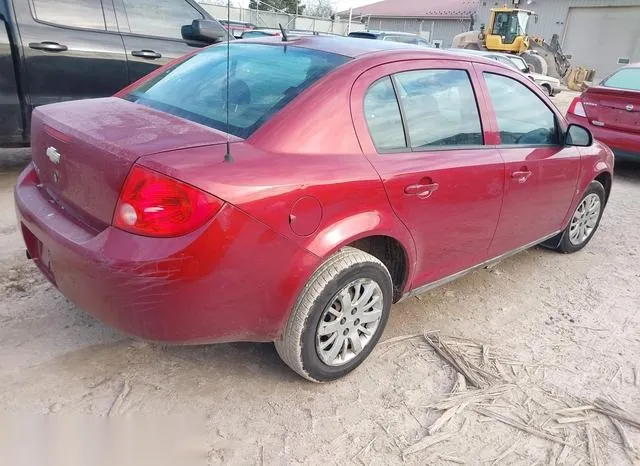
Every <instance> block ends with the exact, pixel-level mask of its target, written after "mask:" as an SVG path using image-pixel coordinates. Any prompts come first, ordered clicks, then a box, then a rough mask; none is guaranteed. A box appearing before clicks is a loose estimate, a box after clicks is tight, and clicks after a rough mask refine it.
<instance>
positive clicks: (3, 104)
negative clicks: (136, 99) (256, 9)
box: [0, 0, 228, 145]
mask: <svg viewBox="0 0 640 466" xmlns="http://www.w3.org/2000/svg"><path fill="white" fill-rule="evenodd" d="M227 37H228V35H227V32H226V31H225V30H224V28H223V27H222V26H221V25H220V23H218V22H217V21H215V20H214V19H213V18H212V17H211V16H210V15H209V14H208V13H207V12H206V11H205V10H204V9H203V8H202V7H201V6H200V5H198V4H197V3H195V1H193V0H0V145H23V144H26V143H28V142H29V122H30V119H31V111H32V110H33V108H34V107H37V106H39V105H44V104H49V103H53V102H60V101H64V100H74V99H85V98H92V97H105V96H110V95H113V94H114V93H116V92H117V91H119V90H120V89H122V88H123V87H125V86H127V85H128V84H129V83H131V82H133V81H136V80H137V79H139V78H141V77H142V76H144V75H146V74H147V73H149V72H150V71H153V70H155V69H156V68H157V67H159V66H161V65H164V64H165V63H167V62H169V61H170V60H171V59H174V58H177V57H180V56H182V55H184V54H186V53H188V52H190V51H192V50H194V49H195V48H197V47H203V46H206V45H209V44H211V43H215V42H218V41H222V40H226V39H227Z"/></svg>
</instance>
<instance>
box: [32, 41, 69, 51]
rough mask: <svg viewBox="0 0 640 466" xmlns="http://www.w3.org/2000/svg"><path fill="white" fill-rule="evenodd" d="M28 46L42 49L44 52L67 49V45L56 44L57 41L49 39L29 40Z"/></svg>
mask: <svg viewBox="0 0 640 466" xmlns="http://www.w3.org/2000/svg"><path fill="white" fill-rule="evenodd" d="M29 48H31V49H34V50H43V51H45V52H64V51H66V50H69V47H67V46H66V45H64V44H58V43H57V42H49V41H44V42H31V43H30V44H29Z"/></svg>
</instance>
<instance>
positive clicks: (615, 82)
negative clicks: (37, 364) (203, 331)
mask: <svg viewBox="0 0 640 466" xmlns="http://www.w3.org/2000/svg"><path fill="white" fill-rule="evenodd" d="M602 85H603V86H606V87H615V88H616V89H629V90H631V91H640V68H623V69H621V70H620V71H618V72H617V73H615V74H613V75H612V76H610V77H609V78H607V80H606V81H605V82H603V83H602Z"/></svg>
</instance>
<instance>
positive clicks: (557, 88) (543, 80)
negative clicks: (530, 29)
mask: <svg viewBox="0 0 640 466" xmlns="http://www.w3.org/2000/svg"><path fill="white" fill-rule="evenodd" d="M495 55H498V56H500V58H501V60H499V61H501V62H503V63H506V62H504V60H505V59H506V60H507V61H508V62H510V63H511V64H512V65H515V67H516V68H518V70H520V71H521V72H522V73H524V74H526V75H527V76H529V77H530V78H531V79H533V80H534V81H535V82H536V83H537V84H538V86H540V87H541V88H543V89H544V90H545V91H547V94H549V96H551V97H553V96H554V95H558V94H560V92H562V86H561V85H560V80H559V79H557V78H554V77H552V76H545V75H544V74H538V73H533V72H531V70H529V65H527V62H525V61H524V59H522V57H519V56H518V55H509V54H495ZM506 64H509V63H506Z"/></svg>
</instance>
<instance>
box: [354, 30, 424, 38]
mask: <svg viewBox="0 0 640 466" xmlns="http://www.w3.org/2000/svg"><path fill="white" fill-rule="evenodd" d="M351 34H362V35H369V36H403V37H420V38H423V37H422V36H421V35H420V34H412V33H411V32H397V31H353V32H351V33H350V35H351ZM425 40H426V39H425Z"/></svg>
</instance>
